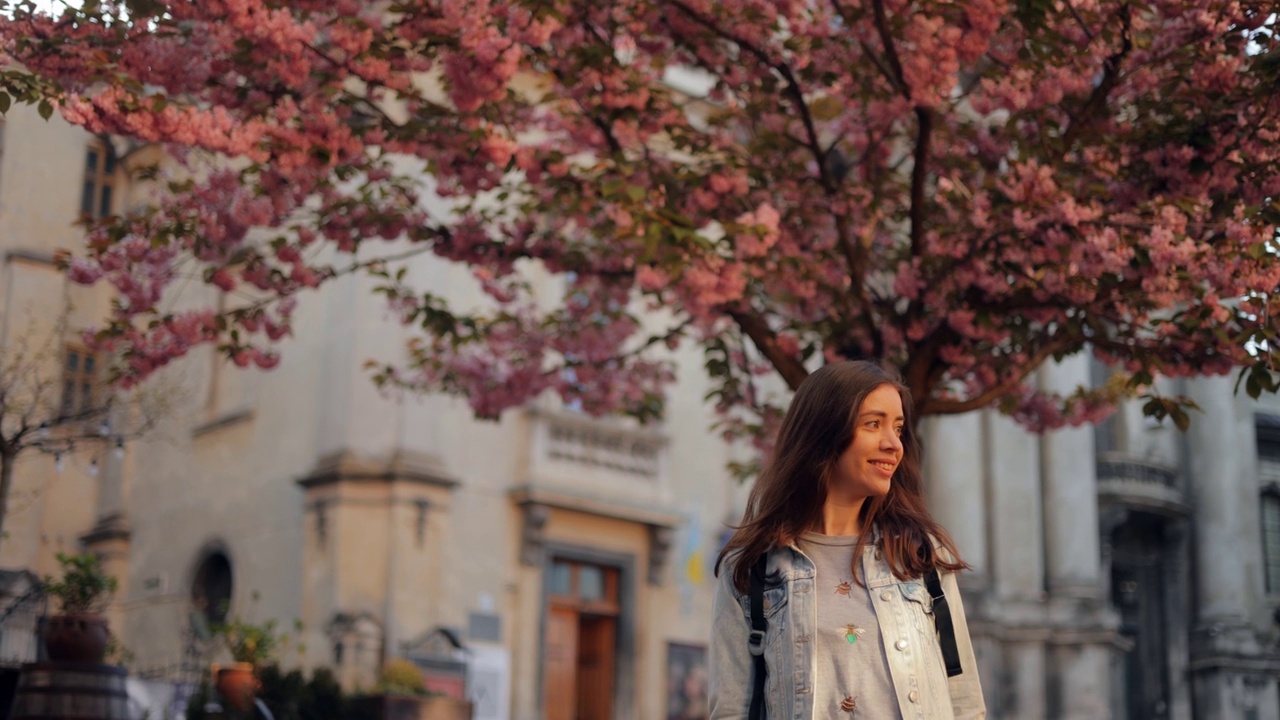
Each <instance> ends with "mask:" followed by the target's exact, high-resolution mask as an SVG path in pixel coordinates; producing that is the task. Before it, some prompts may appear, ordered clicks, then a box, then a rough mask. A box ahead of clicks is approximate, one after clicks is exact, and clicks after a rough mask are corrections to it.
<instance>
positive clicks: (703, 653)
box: [667, 643, 709, 720]
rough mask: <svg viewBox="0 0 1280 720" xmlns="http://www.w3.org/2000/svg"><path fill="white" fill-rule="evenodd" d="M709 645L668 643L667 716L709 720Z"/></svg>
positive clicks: (670, 719) (680, 718)
mask: <svg viewBox="0 0 1280 720" xmlns="http://www.w3.org/2000/svg"><path fill="white" fill-rule="evenodd" d="M708 712H709V708H708V704H707V648H706V647H705V646H703V645H686V644H683V643H667V720H706V717H707V714H708Z"/></svg>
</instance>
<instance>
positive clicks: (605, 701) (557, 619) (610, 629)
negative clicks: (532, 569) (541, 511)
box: [543, 560, 620, 720]
mask: <svg viewBox="0 0 1280 720" xmlns="http://www.w3.org/2000/svg"><path fill="white" fill-rule="evenodd" d="M547 582H548V596H549V598H550V602H549V604H548V608H547V624H546V629H547V631H546V639H545V647H544V649H543V677H544V694H543V710H544V715H545V716H546V718H547V720H610V718H611V717H612V716H613V692H614V686H615V682H614V675H615V673H616V672H617V653H618V614H619V609H620V606H619V602H618V569H617V568H613V567H603V566H598V565H592V564H589V563H582V562H574V561H568V560H557V561H555V562H554V563H553V564H552V567H551V572H550V573H549V575H548V576H547Z"/></svg>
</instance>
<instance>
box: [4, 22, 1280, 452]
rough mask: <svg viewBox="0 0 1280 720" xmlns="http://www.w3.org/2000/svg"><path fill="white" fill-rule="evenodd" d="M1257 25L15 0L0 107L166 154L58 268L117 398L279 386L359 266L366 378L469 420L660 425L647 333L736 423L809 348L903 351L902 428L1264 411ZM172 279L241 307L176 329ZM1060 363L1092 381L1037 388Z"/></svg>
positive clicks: (796, 374) (197, 316) (1272, 287)
mask: <svg viewBox="0 0 1280 720" xmlns="http://www.w3.org/2000/svg"><path fill="white" fill-rule="evenodd" d="M1272 11H1273V4H1272V3H1271V2H1260V1H1259V2H1248V1H1244V0H1239V1H1236V0H1053V1H1050V0H1015V1H1013V2H1010V1H1007V0H968V1H966V2H954V1H951V0H809V1H806V2H797V1H795V0H719V1H714V0H616V1H614V2H608V3H600V2H587V1H585V0H432V1H430V2H427V1H424V0H385V1H384V2H376V3H366V2H359V1H358V0H288V1H287V2H286V1H284V0H199V1H198V2H197V1H195V0H87V1H86V2H83V3H82V4H81V5H79V6H78V7H66V8H63V9H59V10H57V11H56V12H53V13H47V12H43V11H41V10H39V9H38V8H37V7H36V6H35V5H34V4H33V3H31V2H29V1H28V2H17V3H10V5H9V7H8V10H7V14H6V16H5V19H4V20H3V21H0V43H2V45H0V47H2V48H3V52H4V53H5V54H6V55H7V59H8V68H9V69H8V70H7V71H5V72H4V73H3V74H2V75H0V87H2V88H3V89H5V90H6V91H7V94H8V96H11V97H12V98H14V99H16V100H19V101H26V102H44V103H47V104H46V105H44V110H45V111H46V112H50V113H51V112H53V111H55V110H56V111H57V112H59V113H61V115H62V117H64V118H65V119H67V120H68V121H70V122H72V123H75V124H77V125H81V126H83V127H84V128H86V129H87V130H89V131H91V132H94V133H105V134H110V135H114V136H124V137H128V138H133V139H135V140H138V141H142V142H147V143H159V144H163V145H164V146H165V147H166V148H167V149H168V154H169V155H170V156H171V157H173V158H174V159H175V160H176V161H178V162H181V163H184V164H186V166H188V167H189V168H191V169H192V172H190V173H188V174H172V175H169V174H165V173H164V172H159V171H155V172H157V174H156V179H157V181H158V182H160V184H161V186H162V187H163V188H164V189H165V192H164V193H162V195H161V196H160V197H159V198H158V200H157V201H156V203H155V204H154V205H152V206H150V207H146V208H143V209H140V210H137V211H134V212H130V213H128V214H127V215H124V216H122V217H116V218H109V219H107V220H105V221H104V222H102V223H101V224H98V225H95V226H94V227H93V228H92V230H91V232H90V234H89V243H88V250H87V252H86V253H84V254H82V255H80V256H78V257H76V258H74V259H73V260H72V261H71V262H70V264H69V272H70V275H71V277H72V279H74V280H76V281H78V282H81V283H96V282H107V283H110V284H111V285H112V286H114V287H115V288H116V289H117V290H118V291H119V301H118V302H117V303H116V304H115V306H114V309H113V312H112V315H111V317H110V318H108V320H107V322H106V324H105V325H104V326H103V327H102V328H101V329H100V330H99V331H98V332H97V333H96V334H95V336H94V341H95V342H96V343H97V344H98V345H99V346H103V347H108V348H111V349H113V350H114V351H116V352H117V353H119V354H120V356H121V357H123V358H124V359H125V361H126V366H125V368H124V370H123V374H122V377H121V379H122V381H123V382H124V383H126V384H129V383H134V382H137V381H139V380H141V379H142V378H145V377H146V376H147V375H148V374H149V373H152V372H153V371H155V370H156V369H157V368H159V367H161V366H163V365H165V364H166V363H168V362H171V361H172V360H173V359H175V358H177V357H180V356H182V355H183V354H185V353H186V352H187V351H189V350H190V349H191V348H193V347H195V346H197V345H200V344H203V343H216V344H218V345H219V346H220V347H221V348H223V350H224V351H225V352H226V353H228V354H229V355H230V356H231V357H232V358H234V359H235V360H236V361H237V362H239V363H241V364H250V363H255V364H257V365H259V366H261V367H270V366H272V365H274V364H275V363H276V362H277V360H278V356H277V353H278V352H279V351H280V349H281V347H282V346H279V345H277V341H278V340H280V339H281V338H282V337H283V336H286V335H288V334H289V332H290V320H291V316H292V312H293V308H294V305H295V302H296V296H297V295H298V294H299V293H302V292H305V291H307V290H310V289H313V288H316V287H319V286H321V285H323V284H325V283H326V282H329V281H331V280H332V279H333V278H335V277H338V276H340V275H343V274H346V273H372V274H374V275H375V276H377V277H379V278H382V280H383V282H382V283H381V287H380V289H379V292H381V293H384V294H385V295H386V297H387V300H388V302H389V303H390V307H391V308H392V309H393V311H394V313H395V314H396V316H397V317H398V318H400V319H401V320H402V321H403V322H405V323H407V324H410V325H413V326H415V327H417V328H420V330H421V332H420V333H417V334H416V335H415V339H414V340H413V341H412V342H411V343H410V345H409V347H408V349H407V352H408V355H407V357H408V360H407V361H406V362H404V363H402V364H396V365H388V366H385V367H381V368H379V369H378V371H377V373H376V377H377V379H378V380H379V381H381V382H386V383H393V384H396V385H402V386H407V387H414V388H423V389H435V390H444V391H448V392H453V393H457V394H460V395H464V396H466V397H467V398H468V399H469V401H470V403H471V405H472V407H473V409H474V410H475V412H476V413H477V414H479V415H481V416H490V417H491V416H496V415H498V414H499V413H501V412H502V411H503V410H504V409H507V408H510V407H513V406H517V405H520V404H521V403H524V402H527V401H528V400H529V399H530V398H532V397H534V396H536V395H538V394H540V393H543V392H547V391H552V392H556V393H559V394H560V395H561V396H563V397H564V398H565V399H566V400H570V401H576V402H579V403H581V405H582V406H583V407H584V408H585V409H587V410H588V411H590V412H597V413H605V412H612V411H625V412H630V413H633V414H636V415H640V416H642V417H644V416H651V415H654V414H655V413H658V412H660V410H661V397H662V392H663V387H664V385H665V384H666V383H668V382H669V381H670V379H671V376H672V366H671V365H670V364H669V363H668V362H666V361H664V360H663V357H664V355H663V353H664V352H665V350H664V346H671V347H675V346H678V345H680V344H681V343H697V344H699V345H700V346H701V347H702V348H704V350H705V356H706V369H707V371H708V372H709V373H710V375H711V376H712V378H713V380H714V390H713V392H712V398H713V400H714V402H715V403H716V404H717V407H718V409H719V410H720V412H721V413H722V416H723V421H724V430H725V432H726V433H727V434H728V435H730V436H738V435H744V434H745V435H748V436H764V435H767V429H768V427H769V426H770V423H772V422H774V421H775V420H776V418H777V415H778V410H777V408H776V407H774V406H773V405H771V400H770V397H769V396H767V394H765V393H763V392H762V391H761V390H760V386H761V383H760V382H759V380H760V379H761V376H763V375H768V374H776V376H777V377H780V378H781V380H782V381H784V382H785V384H786V385H787V386H790V387H792V388H794V387H795V386H796V385H797V384H798V383H799V382H800V381H801V380H802V379H803V378H804V377H805V375H806V372H807V371H806V368H807V367H812V366H813V363H814V362H817V361H818V358H819V357H822V358H826V359H827V360H832V359H835V358H877V359H880V360H883V361H885V362H888V363H891V364H893V365H896V366H897V367H899V368H900V369H901V370H902V372H903V375H904V377H905V378H906V381H907V383H908V385H909V386H910V388H911V390H912V392H913V398H914V403H915V409H916V411H917V412H919V413H921V414H945V413H959V412H965V411H969V410H974V409H978V408H983V407H989V406H992V405H996V406H998V407H1000V408H1001V409H1003V410H1005V411H1007V412H1010V413H1014V414H1015V415H1017V416H1018V417H1019V418H1020V419H1022V420H1023V421H1024V422H1025V423H1026V424H1027V425H1029V426H1031V427H1035V428H1048V427H1054V426H1058V425H1062V424H1064V423H1080V422H1085V421H1090V420H1095V419H1097V418H1099V417H1101V416H1102V415H1103V414H1105V413H1106V412H1107V411H1108V409H1109V407H1110V404H1111V403H1112V402H1113V401H1114V400H1115V399H1116V398H1118V397H1120V396H1125V395H1143V394H1146V395H1147V396H1148V398H1149V401H1148V404H1147V409H1148V411H1149V412H1151V413H1154V414H1156V415H1165V414H1172V415H1174V417H1175V419H1176V420H1178V421H1179V424H1182V423H1183V422H1185V419H1186V417H1185V415H1184V414H1183V410H1182V408H1183V404H1182V401H1181V400H1180V399H1179V398H1170V397H1163V396H1159V395H1157V394H1154V391H1153V390H1152V388H1153V387H1154V382H1153V381H1154V379H1155V378H1156V377H1160V376H1163V377H1178V376H1188V375H1192V374H1224V373H1228V372H1231V371H1232V370H1233V369H1235V368H1242V376H1241V377H1242V379H1243V380H1244V381H1245V383H1246V386H1247V389H1248V391H1249V392H1250V393H1251V394H1254V395H1257V394H1259V393H1261V392H1263V391H1274V390H1275V389H1276V385H1275V382H1274V380H1273V379H1272V377H1273V376H1272V374H1271V369H1272V368H1273V367H1274V366H1275V362H1276V359H1277V357H1276V356H1277V351H1276V345H1275V340H1276V323H1275V321H1274V320H1273V317H1275V316H1276V315H1278V314H1280V296H1277V294H1276V289H1277V286H1278V282H1280V263H1277V261H1276V258H1277V255H1276V249H1277V248H1276V244H1277V238H1276V225H1277V222H1278V221H1280V204H1277V198H1278V196H1280V162H1278V161H1280V97H1278V96H1277V93H1276V92H1275V88H1276V87H1277V83H1278V82H1280V41H1278V40H1277V38H1276V35H1275V30H1276V21H1275V18H1274V16H1273V15H1271V13H1272ZM8 96H6V97H3V98H2V99H0V104H3V105H4V106H6V107H7V105H8V103H9V97H8ZM165 172H168V171H165ZM406 248H408V250H407V251H406ZM413 253H432V254H434V255H436V256H438V257H439V258H443V259H445V260H448V261H451V262H455V263H462V264H465V265H466V266H467V267H469V268H470V269H471V270H472V272H473V274H474V277H475V280H476V282H477V283H478V284H479V286H480V287H482V288H483V289H484V291H485V292H486V293H487V294H488V297H489V299H490V304H489V305H488V306H487V307H485V308H484V309H482V310H478V311H467V312H464V311H463V310H461V309H459V308H457V307H453V306H451V305H450V304H449V303H448V302H446V299H445V298H444V297H441V296H440V294H439V293H434V292H432V291H431V290H430V289H428V288H422V287H415V286H414V285H413V283H412V282H411V281H410V277H411V274H410V273H407V272H404V271H403V267H404V266H403V264H398V262H400V263H402V262H404V261H406V260H405V258H406V256H407V255H411V254H413ZM385 256H390V257H385ZM535 273H547V274H551V275H552V276H558V277H562V278H563V279H564V287H565V288H566V291H565V293H564V295H563V297H559V298H556V299H555V300H556V301H555V302H550V303H548V302H547V301H546V298H541V297H539V296H538V295H537V292H536V289H537V286H536V285H535V284H534V283H532V282H531V281H530V277H531V276H532V275H531V274H535ZM183 277H195V278H197V279H198V280H201V281H203V282H204V283H207V284H209V285H211V286H216V287H217V288H219V289H220V290H221V291H223V292H226V293H235V292H240V291H241V290H243V289H246V288H248V289H250V290H251V291H252V293H253V297H254V298H256V299H257V300H256V301H255V302H253V303H251V304H248V305H245V306H241V307H238V308H237V309H235V310H232V311H224V312H219V311H218V310H216V309H215V308H209V309H206V310H201V311H186V312H171V311H169V310H166V309H165V308H166V307H167V306H166V305H165V304H164V303H163V302H162V298H164V297H165V294H166V290H167V289H169V288H171V287H172V286H173V285H174V283H175V281H177V280H178V279H180V278H183ZM542 287H545V284H544V285H542ZM652 309H661V310H662V313H660V316H661V317H662V318H664V319H665V321H666V322H667V325H665V326H663V327H659V328H657V329H655V328H654V325H653V322H651V321H646V322H643V323H642V318H641V316H642V315H643V316H645V317H651V316H649V315H646V313H647V312H648V311H649V310H652ZM1079 352H1092V353H1094V354H1095V355H1096V356H1097V357H1098V358H1100V359H1101V360H1103V361H1105V362H1107V363H1109V364H1111V365H1112V366H1113V367H1115V368H1117V369H1118V370H1119V371H1120V373H1121V375H1120V376H1119V377H1120V379H1119V380H1118V381H1117V382H1114V383H1111V384H1109V385H1108V386H1107V387H1105V388H1098V389H1094V390H1088V391H1085V390H1082V391H1081V392H1079V393H1076V394H1075V395H1072V396H1070V397H1061V396H1056V395H1045V394H1043V393H1041V392H1038V391H1037V390H1036V389H1035V387H1034V377H1033V375H1032V374H1033V372H1034V371H1035V370H1036V369H1037V368H1038V367H1040V366H1041V365H1042V364H1044V363H1045V362H1046V361H1050V360H1053V359H1061V358H1063V357H1066V356H1070V355H1073V354H1076V353H1079Z"/></svg>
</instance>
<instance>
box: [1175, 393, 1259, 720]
mask: <svg viewBox="0 0 1280 720" xmlns="http://www.w3.org/2000/svg"><path fill="white" fill-rule="evenodd" d="M1233 384H1234V378H1233V377H1230V376H1228V377H1220V378H1200V379H1196V380H1193V381H1190V382H1188V388H1187V390H1188V392H1187V394H1188V396H1189V397H1190V398H1191V399H1192V400H1194V401H1195V402H1196V404H1197V405H1199V406H1200V409H1201V411H1200V412H1197V413H1193V414H1192V418H1191V427H1190V429H1189V430H1188V432H1187V458H1188V467H1189V470H1190V477H1189V482H1188V490H1189V492H1190V496H1191V497H1190V501H1191V502H1190V505H1191V508H1192V513H1193V515H1192V524H1193V532H1194V548H1195V549H1194V552H1195V560H1196V563H1195V569H1196V578H1195V586H1196V608H1195V625H1194V627H1193V630H1192V639H1191V673H1192V694H1193V704H1194V706H1195V713H1194V715H1195V717H1196V718H1197V719H1198V720H1227V718H1243V717H1251V718H1258V720H1262V718H1264V717H1266V718H1274V717H1275V713H1274V712H1271V710H1270V708H1268V707H1267V705H1268V704H1274V703H1267V702H1260V701H1259V700H1258V698H1259V697H1264V696H1266V695H1267V694H1268V692H1267V691H1268V690H1269V691H1270V692H1272V693H1274V687H1275V679H1274V677H1275V672H1276V666H1277V665H1280V659H1278V658H1277V657H1276V653H1274V652H1268V651H1267V650H1265V649H1264V647H1263V643H1262V642H1260V637H1259V628H1257V627H1255V626H1254V625H1253V624H1252V623H1251V622H1250V619H1251V617H1253V614H1254V612H1255V611H1256V610H1257V608H1256V607H1255V604H1256V603H1260V602H1262V599H1263V598H1264V597H1265V595H1264V594H1263V588H1262V573H1260V572H1259V571H1258V568H1260V567H1261V566H1262V548H1261V543H1260V541H1259V538H1260V533H1261V529H1260V527H1259V526H1260V518H1259V514H1258V479H1257V460H1258V458H1257V444H1256V437H1257V430H1256V428H1255V425H1254V423H1255V421H1254V418H1253V414H1252V412H1250V409H1249V406H1248V404H1247V403H1246V402H1245V401H1244V400H1241V399H1239V398H1237V397H1236V396H1235V393H1234V389H1233ZM1257 688H1263V690H1262V691H1259V690H1257Z"/></svg>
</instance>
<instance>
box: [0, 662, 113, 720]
mask: <svg viewBox="0 0 1280 720" xmlns="http://www.w3.org/2000/svg"><path fill="white" fill-rule="evenodd" d="M126 677H127V673H126V671H125V669H124V668H122V667H117V666H115V665H90V664H84V663H35V664H32V665H24V666H23V668H22V676H21V677H20V678H18V687H17V690H16V691H15V692H14V696H13V709H12V711H11V712H10V713H9V720H129V696H128V692H127V691H126V689H125V678H126Z"/></svg>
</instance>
